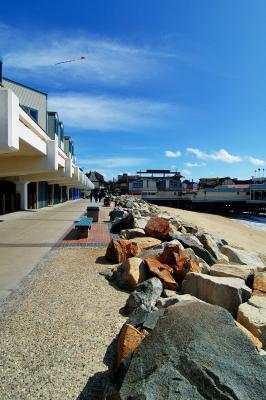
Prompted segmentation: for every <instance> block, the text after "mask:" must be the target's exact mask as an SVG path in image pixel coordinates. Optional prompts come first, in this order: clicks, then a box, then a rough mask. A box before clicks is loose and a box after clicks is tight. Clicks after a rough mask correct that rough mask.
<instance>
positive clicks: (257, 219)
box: [234, 215, 266, 232]
mask: <svg viewBox="0 0 266 400" xmlns="http://www.w3.org/2000/svg"><path fill="white" fill-rule="evenodd" d="M234 221H237V222H239V223H241V224H244V225H246V226H249V227H250V228H253V229H256V230H257V231H264V232H266V215H263V216H255V215H251V216H250V217H249V216H248V215H243V216H241V217H238V218H234Z"/></svg>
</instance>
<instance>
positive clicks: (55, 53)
mask: <svg viewBox="0 0 266 400" xmlns="http://www.w3.org/2000/svg"><path fill="white" fill-rule="evenodd" d="M0 48H1V56H2V57H3V59H4V68H6V69H7V70H8V71H11V72H12V73H13V72H14V71H15V72H16V76H19V77H20V78H22V77H23V78H27V77H29V78H30V79H31V81H33V80H34V79H38V80H40V79H42V80H45V81H46V82H47V81H49V82H50V83H53V84H54V85H55V86H57V87H60V86H62V85H65V84H66V83H67V84H68V85H72V86H74V85H75V83H76V82H80V83H83V85H85V84H88V83H93V84H95V83H104V84H115V85H116V86H117V85H124V84H127V83H129V82H135V81H136V80H137V81H139V80H141V81H142V80H144V79H145V80H147V79H151V78H153V77H154V76H158V75H159V74H161V73H163V71H164V70H166V69H167V64H169V61H170V60H171V59H176V58H178V59H179V60H180V61H181V62H182V61H186V60H185V59H184V58H183V56H179V55H178V54H176V53H170V52H166V51H162V50H161V49H153V50H151V49H149V48H145V47H136V46H133V45H129V44H125V43H120V42H117V41H114V40H110V39H102V38H95V37H94V36H92V35H90V34H88V33H87V32H81V31H77V32H74V31H72V32H71V31H67V32H63V31H57V32H52V31H45V32H40V31H36V30H35V31H34V29H33V28H32V29H29V30H28V31H26V30H25V29H24V30H20V29H15V28H13V27H10V26H7V25H4V24H0ZM80 56H85V57H86V59H85V60H84V61H81V62H74V63H67V64H60V65H55V64H56V63H58V62H61V61H64V60H68V59H76V58H79V57H80Z"/></svg>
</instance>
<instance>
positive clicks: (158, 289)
mask: <svg viewBox="0 0 266 400" xmlns="http://www.w3.org/2000/svg"><path fill="white" fill-rule="evenodd" d="M162 291H163V285H162V282H161V281H160V279H158V278H150V279H148V280H146V281H145V282H142V283H140V284H139V285H138V286H137V287H136V289H135V290H134V292H132V293H131V294H130V296H129V297H128V299H127V302H126V307H125V311H127V312H128V313H129V314H130V313H131V312H132V311H133V310H135V309H136V308H138V307H142V308H144V309H146V310H148V311H150V310H152V309H153V308H154V307H155V305H156V302H157V300H158V299H159V297H160V296H161V294H162Z"/></svg>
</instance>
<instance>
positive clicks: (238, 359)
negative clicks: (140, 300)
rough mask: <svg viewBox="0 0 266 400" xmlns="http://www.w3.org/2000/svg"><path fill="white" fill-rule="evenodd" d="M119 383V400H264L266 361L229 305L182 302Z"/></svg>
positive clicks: (147, 341) (160, 323) (138, 352)
mask: <svg viewBox="0 0 266 400" xmlns="http://www.w3.org/2000/svg"><path fill="white" fill-rule="evenodd" d="M120 372H121V371H120ZM117 385H118V392H119V394H118V397H117V399H120V400H129V399H132V400H133V399H136V400H137V399H139V400H140V399H143V400H144V399H147V400H148V399H149V400H151V399H152V400H177V399H179V400H192V399H194V400H196V399H197V400H205V399H210V400H211V399H213V400H216V399H221V400H244V399H246V400H248V399H254V400H255V399H256V400H264V399H265V393H266V364H265V361H264V360H263V359H262V357H261V356H260V355H259V353H258V351H257V350H256V348H255V346H254V345H253V344H252V342H251V341H250V340H249V339H248V338H247V337H246V335H245V334H244V333H243V332H241V330H240V329H238V328H237V327H236V325H235V322H234V320H233V318H232V317H231V315H230V314H229V313H228V312H227V311H226V310H224V309H222V308H220V307H215V306H211V305H209V304H205V303H197V302H191V303H187V304H185V303H183V304H178V305H176V306H173V307H170V308H169V309H168V312H167V313H166V314H165V316H164V317H163V318H161V319H160V320H159V321H158V323H157V325H156V326H155V328H154V330H153V331H152V332H151V333H150V334H149V335H148V336H147V337H145V339H144V340H143V341H142V342H141V344H140V345H139V346H138V347H137V349H136V350H135V351H134V353H133V357H132V359H131V362H130V365H129V368H128V369H127V371H126V372H125V374H124V375H122V377H121V375H120V380H119V381H118V383H117Z"/></svg>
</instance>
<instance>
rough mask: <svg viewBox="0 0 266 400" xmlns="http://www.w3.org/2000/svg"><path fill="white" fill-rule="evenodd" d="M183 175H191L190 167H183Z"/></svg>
mask: <svg viewBox="0 0 266 400" xmlns="http://www.w3.org/2000/svg"><path fill="white" fill-rule="evenodd" d="M181 175H184V176H187V175H191V171H189V169H182V170H181Z"/></svg>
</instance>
